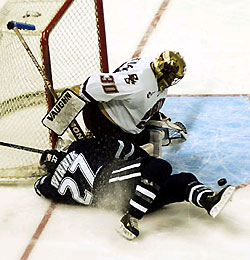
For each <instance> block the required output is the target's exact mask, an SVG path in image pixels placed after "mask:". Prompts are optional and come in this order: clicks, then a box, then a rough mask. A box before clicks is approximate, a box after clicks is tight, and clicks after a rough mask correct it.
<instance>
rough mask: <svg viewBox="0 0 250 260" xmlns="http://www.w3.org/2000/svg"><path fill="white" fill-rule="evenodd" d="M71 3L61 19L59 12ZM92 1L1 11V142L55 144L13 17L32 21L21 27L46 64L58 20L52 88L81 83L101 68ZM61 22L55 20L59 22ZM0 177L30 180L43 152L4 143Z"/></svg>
mask: <svg viewBox="0 0 250 260" xmlns="http://www.w3.org/2000/svg"><path fill="white" fill-rule="evenodd" d="M65 2H72V3H71V5H69V8H68V9H67V11H66V12H65V14H64V15H63V16H62V18H61V19H60V20H59V21H58V22H57V16H58V15H57V13H58V10H60V8H61V7H62V5H63V4H65ZM95 8H96V2H95V1H93V0H84V1H82V0H75V1H71V0H66V1H65V0H62V1H58V0H9V1H8V2H7V3H6V4H5V5H4V6H3V8H2V9H1V11H0V141H3V142H10V143H14V144H19V145H23V146H29V147H34V148H38V149H46V148H49V147H50V146H51V144H50V137H49V132H48V130H47V129H46V128H45V127H43V126H42V124H41V119H42V118H43V117H44V115H45V114H46V112H47V102H46V95H45V90H44V83H43V79H42V77H41V75H40V74H39V72H38V70H37V68H36V67H35V65H34V64H33V63H32V60H31V59H30V57H29V56H28V54H27V52H26V51H25V49H24V47H23V46H22V44H21V43H20V41H19V39H18V37H17V36H16V35H15V33H14V31H13V30H11V31H10V30H8V29H7V23H8V22H9V21H18V22H25V23H30V24H34V25H35V26H36V30H35V31H27V30H21V33H22V35H23V37H24V39H25V41H27V43H28V45H29V47H30V49H31V51H32V52H33V54H34V56H35V57H36V59H37V60H38V62H39V64H40V65H42V64H43V61H44V59H43V55H42V53H41V50H40V41H41V37H42V32H43V31H44V30H45V28H46V27H47V26H48V24H49V23H50V22H51V21H54V20H55V22H54V23H55V24H53V26H54V25H55V27H54V29H53V30H52V32H51V33H50V35H49V50H50V60H51V71H52V79H53V86H54V88H55V89H56V90H59V89H62V88H65V87H66V86H73V85H77V84H80V83H82V82H83V81H84V80H85V79H86V77H87V76H89V75H90V74H92V73H93V72H95V71H100V70H101V67H100V51H99V34H98V29H99V28H98V27H97V18H96V9H95ZM56 22H57V24H56ZM0 158H1V159H0V181H2V182H10V181H13V180H14V181H17V180H27V179H29V178H30V177H32V176H33V175H37V174H38V168H37V167H38V161H39V158H40V155H39V154H35V153H31V152H26V151H20V150H16V149H13V148H7V147H2V146H0Z"/></svg>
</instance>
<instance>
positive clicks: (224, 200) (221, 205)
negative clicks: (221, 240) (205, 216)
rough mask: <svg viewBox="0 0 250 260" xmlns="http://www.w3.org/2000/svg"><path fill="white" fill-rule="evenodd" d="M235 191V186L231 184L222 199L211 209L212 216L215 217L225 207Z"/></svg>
mask: <svg viewBox="0 0 250 260" xmlns="http://www.w3.org/2000/svg"><path fill="white" fill-rule="evenodd" d="M234 192H235V187H233V186H229V187H228V188H227V189H226V190H225V191H224V193H223V194H222V196H221V199H220V201H219V202H218V203H217V204H216V205H214V207H213V208H212V209H211V211H210V212H209V214H210V216H211V217H213V218H215V217H216V216H217V215H218V214H219V213H220V212H221V211H222V210H223V208H224V207H225V206H226V204H227V203H228V202H229V201H230V200H232V196H233V194H234Z"/></svg>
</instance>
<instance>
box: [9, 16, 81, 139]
mask: <svg viewBox="0 0 250 260" xmlns="http://www.w3.org/2000/svg"><path fill="white" fill-rule="evenodd" d="M7 28H8V29H9V30H13V31H14V32H15V33H16V35H17V37H18V38H19V40H20V42H21V43H22V45H23V47H24V48H25V50H26V51H27V53H28V54H29V56H30V58H31V60H32V61H33V63H34V64H35V66H36V68H37V70H38V71H39V73H40V75H41V76H42V78H43V81H44V84H45V86H46V87H47V88H48V89H49V91H50V93H51V94H52V96H53V97H54V98H55V100H57V99H58V96H57V94H56V92H55V90H54V88H53V87H52V85H51V82H50V81H49V79H48V78H47V76H46V74H45V72H44V70H43V68H42V67H41V66H40V64H39V63H38V61H37V59H36V58H35V56H34V55H33V53H32V51H31V49H30V48H29V46H28V44H27V42H26V41H25V40H24V38H23V36H22V34H21V33H20V31H19V29H25V30H35V29H36V28H35V25H33V24H26V23H20V22H14V21H10V22H8V24H7ZM69 128H70V130H71V132H72V134H73V136H74V137H75V138H76V140H80V139H84V138H86V136H85V134H84V133H83V131H82V129H81V127H80V126H79V124H78V122H77V121H76V120H75V119H74V120H73V121H72V122H71V124H70V125H69Z"/></svg>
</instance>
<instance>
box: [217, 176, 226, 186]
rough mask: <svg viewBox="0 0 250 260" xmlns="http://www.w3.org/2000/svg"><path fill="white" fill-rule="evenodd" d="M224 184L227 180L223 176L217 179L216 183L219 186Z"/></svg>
mask: <svg viewBox="0 0 250 260" xmlns="http://www.w3.org/2000/svg"><path fill="white" fill-rule="evenodd" d="M225 184H227V180H226V179H225V178H222V179H219V180H218V185H219V186H224V185H225Z"/></svg>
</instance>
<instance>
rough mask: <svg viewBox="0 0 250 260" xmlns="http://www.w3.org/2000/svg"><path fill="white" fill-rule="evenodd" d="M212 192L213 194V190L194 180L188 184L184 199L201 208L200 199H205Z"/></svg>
mask: <svg viewBox="0 0 250 260" xmlns="http://www.w3.org/2000/svg"><path fill="white" fill-rule="evenodd" d="M212 194H214V192H213V191H212V190H211V189H209V188H208V187H206V186H205V185H204V184H202V183H199V182H197V181H194V182H191V183H189V184H188V187H187V193H186V200H187V201H189V202H191V203H192V204H193V205H195V206H197V207H201V208H203V206H202V205H201V204H200V201H201V200H203V199H205V198H206V197H207V196H208V195H212Z"/></svg>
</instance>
